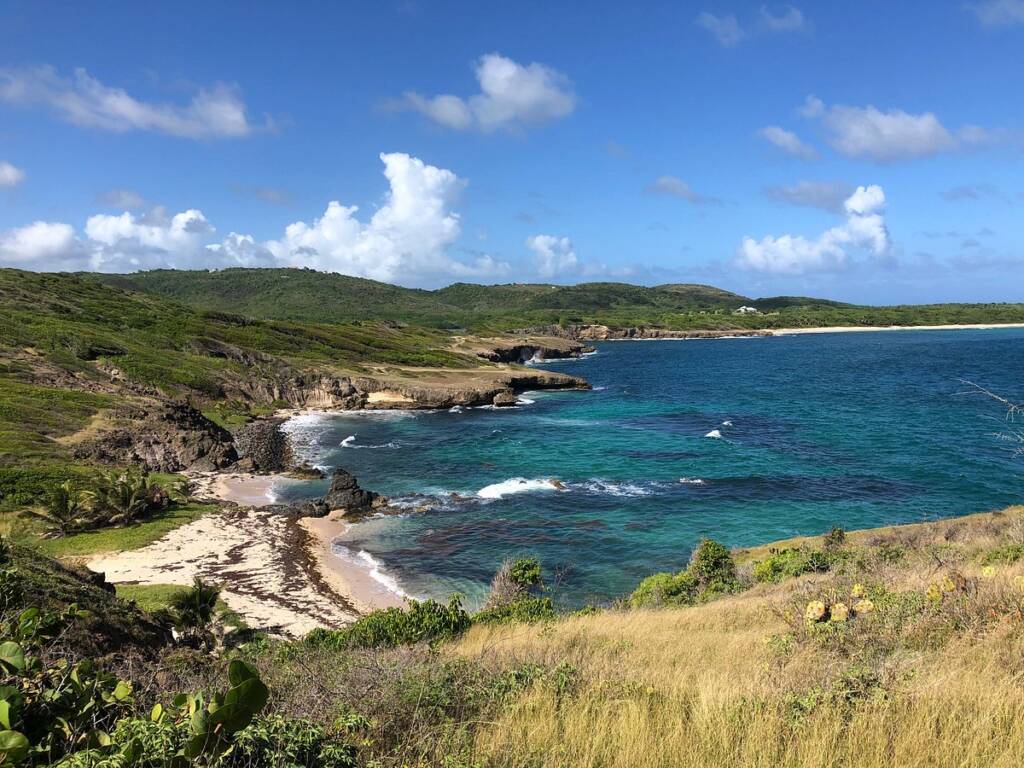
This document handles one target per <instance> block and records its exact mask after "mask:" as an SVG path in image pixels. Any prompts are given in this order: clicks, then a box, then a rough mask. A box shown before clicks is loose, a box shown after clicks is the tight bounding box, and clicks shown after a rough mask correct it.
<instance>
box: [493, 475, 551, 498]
mask: <svg viewBox="0 0 1024 768" xmlns="http://www.w3.org/2000/svg"><path fill="white" fill-rule="evenodd" d="M558 490H564V486H562V484H561V483H559V482H558V481H557V480H552V479H550V478H548V479H544V480H541V479H537V480H529V479H527V478H525V477H513V478H510V479H508V480H503V481H502V482H500V483H494V484H492V485H488V486H485V487H483V488H481V489H480V490H479V491H477V492H476V495H477V497H478V498H481V499H502V498H504V497H505V496H510V495H512V494H514V493H530V492H533V491H558Z"/></svg>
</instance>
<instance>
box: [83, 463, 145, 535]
mask: <svg viewBox="0 0 1024 768" xmlns="http://www.w3.org/2000/svg"><path fill="white" fill-rule="evenodd" d="M156 488H158V486H156V485H155V484H154V483H152V482H151V481H150V479H149V475H148V474H139V473H137V472H132V471H130V470H129V471H127V472H122V473H117V472H110V473H109V474H106V475H100V478H99V480H98V482H97V483H96V490H94V491H93V492H92V493H91V496H92V499H93V506H94V508H95V510H96V511H97V512H99V513H100V516H101V519H102V522H104V523H109V524H111V525H127V524H129V523H132V522H134V521H135V520H136V519H138V518H139V517H141V516H142V515H144V514H145V513H146V512H148V511H149V509H150V504H151V501H152V499H153V493H154V489H156Z"/></svg>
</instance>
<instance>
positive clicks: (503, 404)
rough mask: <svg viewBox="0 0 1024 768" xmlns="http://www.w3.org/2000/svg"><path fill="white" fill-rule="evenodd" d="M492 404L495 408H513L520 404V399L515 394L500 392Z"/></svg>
mask: <svg viewBox="0 0 1024 768" xmlns="http://www.w3.org/2000/svg"><path fill="white" fill-rule="evenodd" d="M491 402H492V403H493V405H494V407H495V408H512V407H513V406H515V404H516V403H517V402H519V398H517V397H516V393H515V392H499V393H498V394H496V395H495V396H494V400H492V401H491Z"/></svg>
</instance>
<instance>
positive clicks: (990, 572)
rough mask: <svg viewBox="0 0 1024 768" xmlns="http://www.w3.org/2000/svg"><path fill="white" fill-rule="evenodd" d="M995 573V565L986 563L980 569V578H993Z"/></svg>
mask: <svg viewBox="0 0 1024 768" xmlns="http://www.w3.org/2000/svg"><path fill="white" fill-rule="evenodd" d="M995 575H996V567H995V566H994V565H986V566H985V567H984V568H982V569H981V578H983V579H994V578H995Z"/></svg>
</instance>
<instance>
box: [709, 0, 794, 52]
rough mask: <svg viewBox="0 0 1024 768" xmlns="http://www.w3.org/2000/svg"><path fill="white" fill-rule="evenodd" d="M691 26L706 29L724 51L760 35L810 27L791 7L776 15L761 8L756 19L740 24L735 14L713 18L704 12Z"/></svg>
mask: <svg viewBox="0 0 1024 768" xmlns="http://www.w3.org/2000/svg"><path fill="white" fill-rule="evenodd" d="M694 23H695V24H696V25H697V26H698V27H701V28H702V29H705V30H707V31H708V33H709V34H710V35H711V36H712V37H713V38H715V40H716V41H717V42H718V44H719V45H722V46H725V47H726V48H731V47H733V46H734V45H737V44H739V43H741V42H743V41H744V40H746V39H748V38H752V37H757V36H759V35H772V34H783V33H787V32H801V31H805V30H807V29H808V27H809V25H808V23H807V19H806V18H805V17H804V14H803V12H802V11H801V10H800V9H799V8H797V7H796V6H794V5H787V6H785V8H783V9H782V10H780V11H778V12H777V13H776V12H773V11H772V10H771V9H770V8H768V7H767V6H763V5H762V6H761V10H760V12H759V13H758V16H757V18H755V19H750V20H749V21H748V22H747V23H741V22H740V21H739V19H737V18H736V14H734V13H728V14H723V15H721V16H716V15H715V14H713V13H710V12H708V11H704V12H702V13H700V14H699V15H698V16H697V18H696V19H695V20H694Z"/></svg>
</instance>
